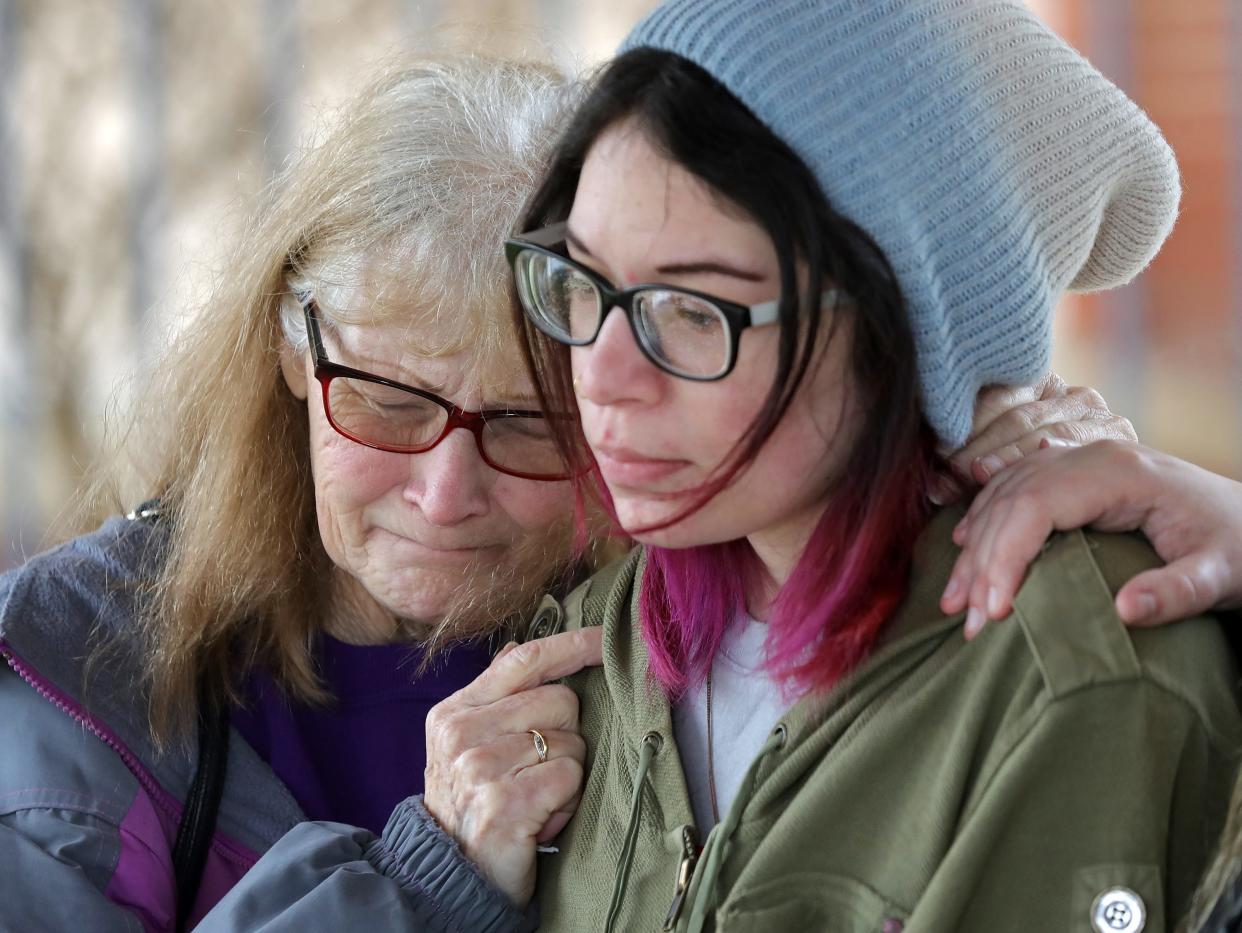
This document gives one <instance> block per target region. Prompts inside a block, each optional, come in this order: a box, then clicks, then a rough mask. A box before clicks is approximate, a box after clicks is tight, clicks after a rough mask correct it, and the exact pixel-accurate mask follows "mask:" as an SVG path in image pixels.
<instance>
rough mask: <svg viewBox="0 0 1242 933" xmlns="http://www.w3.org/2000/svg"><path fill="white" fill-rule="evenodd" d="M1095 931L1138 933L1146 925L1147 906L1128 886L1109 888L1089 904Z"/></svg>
mask: <svg viewBox="0 0 1242 933" xmlns="http://www.w3.org/2000/svg"><path fill="white" fill-rule="evenodd" d="M1091 926H1092V928H1093V929H1094V930H1095V931H1096V933H1140V931H1142V930H1143V928H1144V927H1146V926H1147V906H1146V905H1145V904H1144V903H1143V899H1142V898H1141V897H1139V896H1138V895H1137V894H1135V893H1134V892H1133V891H1131V890H1130V889H1129V888H1110V889H1109V890H1107V891H1105V892H1104V893H1103V894H1101V895H1100V896H1099V897H1097V898H1096V899H1095V903H1094V904H1092V905H1091Z"/></svg>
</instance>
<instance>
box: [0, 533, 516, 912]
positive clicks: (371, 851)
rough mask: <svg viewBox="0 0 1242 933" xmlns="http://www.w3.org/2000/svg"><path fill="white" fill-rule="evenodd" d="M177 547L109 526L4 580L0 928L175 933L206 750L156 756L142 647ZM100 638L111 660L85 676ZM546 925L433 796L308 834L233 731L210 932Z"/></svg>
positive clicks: (205, 902)
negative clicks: (164, 556) (146, 619)
mask: <svg viewBox="0 0 1242 933" xmlns="http://www.w3.org/2000/svg"><path fill="white" fill-rule="evenodd" d="M164 533H165V532H164V531H163V530H161V529H158V528H154V527H152V526H150V525H148V524H145V523H143V522H139V521H128V520H126V519H121V518H115V519H111V520H109V521H108V522H106V523H105V524H104V525H103V526H102V527H101V528H100V529H99V530H98V531H96V532H93V533H92V534H89V535H85V536H83V537H81V538H77V539H74V540H73V541H70V542H68V543H67V544H65V545H62V546H61V547H58V548H56V549H54V550H51V551H48V552H46V553H44V554H40V555H38V556H37V557H34V558H32V559H31V560H30V561H28V562H27V563H26V564H25V565H23V566H22V567H19V568H17V569H16V570H13V571H10V572H9V573H7V574H5V575H3V576H0V655H2V656H3V658H4V661H5V662H6V663H3V664H0V749H3V751H2V752H0V866H3V870H0V930H3V931H9V930H12V931H21V933H35V931H42V930H48V931H63V930H91V931H92V933H113V931H118V933H119V931H127V933H142V931H145V933H156V931H172V930H173V929H174V925H175V918H176V903H175V897H176V895H175V892H176V884H175V881H174V876H173V867H172V848H173V841H174V839H175V837H176V832H177V825H178V822H179V820H180V817H181V809H182V803H183V801H184V799H185V797H186V794H187V793H188V791H189V787H190V783H191V781H192V779H193V774H194V767H195V764H196V760H195V759H196V755H197V751H189V752H187V751H183V750H181V749H180V748H174V749H170V750H169V751H166V752H165V753H163V754H157V752H156V750H155V748H154V746H153V744H152V741H151V738H150V734H149V731H148V727H147V702H146V698H145V696H144V695H143V693H142V689H141V686H140V685H141V684H142V682H143V678H142V673H143V669H142V664H143V656H142V653H141V651H140V650H139V649H138V647H137V641H136V639H135V638H134V635H133V632H134V624H133V623H134V620H135V619H136V618H137V614H138V609H139V603H138V600H139V599H140V598H141V597H140V595H139V593H138V587H139V584H141V583H142V582H143V581H144V580H146V579H149V577H150V573H149V569H150V568H151V567H152V566H154V565H155V564H154V563H153V562H156V561H158V560H159V559H160V555H161V553H162V542H163V537H162V536H163V535H164ZM101 638H103V639H107V641H108V643H109V644H111V645H113V646H114V648H113V649H112V650H110V651H108V652H107V654H106V655H104V657H103V659H102V661H100V662H99V663H95V664H92V665H89V666H88V664H87V659H88V657H89V656H90V654H91V649H92V647H93V646H94V645H96V644H98V643H99V639H101ZM192 744H194V743H192ZM532 923H533V919H532V917H531V916H529V915H523V914H522V913H520V912H519V911H518V910H517V909H516V908H514V907H513V906H512V904H511V903H510V902H509V901H508V900H507V899H506V898H505V896H504V895H503V894H501V893H500V892H499V891H497V890H496V889H495V888H493V887H491V886H490V885H489V884H488V883H487V882H486V881H485V880H484V879H483V877H482V876H481V875H480V874H479V873H478V871H477V869H476V868H475V867H474V866H473V864H472V863H470V862H469V860H467V859H466V858H465V857H464V856H463V855H462V854H461V852H460V850H459V849H458V848H457V846H456V845H455V843H454V842H453V840H452V839H451V838H450V837H448V836H447V835H445V834H444V833H443V832H442V831H441V830H440V829H439V828H438V827H437V826H436V824H435V822H434V821H433V820H432V819H431V818H430V817H429V816H428V815H427V813H426V811H425V810H424V809H423V806H422V803H421V800H420V798H418V797H411V798H409V799H408V800H406V801H404V802H403V803H402V804H400V805H399V806H398V807H397V808H396V809H395V810H394V811H393V814H392V817H391V818H390V819H389V821H388V825H387V826H386V827H385V829H384V832H383V833H382V834H381V835H380V836H378V837H377V836H375V835H374V834H373V833H371V832H369V831H367V830H365V829H360V828H358V827H353V826H347V825H344V824H340V823H322V822H320V823H312V822H307V821H306V818H305V816H304V815H303V813H302V811H301V809H300V808H299V806H298V804H297V802H296V801H295V800H294V799H293V797H292V796H291V795H290V793H289V791H288V789H287V788H286V787H285V785H284V784H283V783H282V782H281V781H280V779H279V778H277V777H276V775H275V774H274V773H273V772H272V769H271V768H270V767H268V765H267V763H266V762H264V761H263V760H262V759H261V758H260V757H259V756H258V755H257V754H256V753H255V751H254V750H253V749H252V748H251V747H250V746H249V745H248V744H247V743H246V741H245V740H244V739H243V738H242V737H241V736H240V734H238V733H237V732H236V730H234V731H233V733H232V735H231V736H230V744H229V761H228V770H227V774H226V778H225V785H224V794H223V799H222V801H221V804H220V813H219V818H218V821H217V825H216V833H215V837H214V839H213V841H212V845H211V850H210V855H209V857H208V861H207V867H206V870H205V872H204V875H203V880H202V885H201V887H200V889H199V894H198V898H197V902H196V903H195V905H194V908H193V910H192V911H191V924H192V925H194V927H195V929H198V930H203V931H224V930H298V931H311V933H313V931H318V930H342V929H353V928H355V927H356V928H359V929H371V930H418V931H424V930H425V931H495V933H501V931H509V930H521V929H528V928H530V927H531V926H532Z"/></svg>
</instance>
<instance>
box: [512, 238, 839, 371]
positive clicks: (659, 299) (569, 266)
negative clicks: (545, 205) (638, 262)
mask: <svg viewBox="0 0 1242 933" xmlns="http://www.w3.org/2000/svg"><path fill="white" fill-rule="evenodd" d="M565 229H566V224H565V223H564V222H561V223H557V224H553V225H552V226H550V227H544V228H543V229H541V230H535V231H533V232H531V233H525V234H522V235H521V236H517V237H513V238H511V239H509V240H507V241H505V256H506V258H507V259H508V260H509V266H510V267H511V268H512V270H513V279H514V283H515V285H516V286H517V294H518V299H519V300H520V301H521V303H522V308H523V310H524V311H525V312H526V315H527V317H529V318H530V320H531V322H532V323H533V324H534V325H535V326H536V327H538V328H539V330H541V331H542V332H543V333H545V334H547V335H548V336H549V337H551V338H552V339H553V340H555V341H557V342H558V343H563V344H567V345H569V346H572V347H583V346H587V345H588V344H591V343H594V342H595V338H596V337H598V336H599V332H600V329H601V328H602V327H603V326H604V319H605V317H606V316H607V314H608V312H609V311H610V310H611V309H612V308H614V307H615V308H621V309H622V310H623V311H624V312H625V314H626V317H627V318H628V319H629V322H630V330H631V331H632V332H633V334H634V341H635V343H637V344H638V346H639V348H640V349H641V350H642V352H643V354H644V355H645V356H646V357H647V359H649V360H650V361H651V362H652V363H654V364H655V365H656V366H657V367H659V368H660V369H662V370H664V371H665V372H667V373H671V374H672V375H674V376H680V377H681V378H683V379H693V380H695V381H698V382H711V381H713V380H716V379H723V378H724V377H725V376H727V375H729V373H730V372H731V371H732V370H733V366H734V364H735V363H736V362H737V348H738V341H739V340H740V339H741V335H742V331H743V330H745V329H746V328H748V327H759V326H762V325H765V324H773V323H775V322H776V321H777V320H778V317H779V308H780V301H779V300H773V301H765V302H762V303H761V304H757V305H741V304H737V303H735V302H732V301H726V300H725V299H723V298H717V297H715V296H714V295H708V294H706V293H704V292H697V291H692V290H690V289H684V288H675V287H672V286H669V285H654V284H648V285H635V286H633V287H631V288H625V289H618V288H616V287H615V286H613V284H612V283H611V282H609V281H608V280H607V279H605V278H604V277H603V276H601V275H599V274H598V273H597V272H595V271H593V270H591V269H589V268H587V267H586V266H584V265H581V264H580V263H576V262H574V261H573V260H572V259H570V258H569V257H568V256H566V255H565V254H564V246H563V244H564V242H565ZM835 296H836V292H835V291H830V292H827V293H825V295H824V299H825V301H831V300H833V299H834V298H835Z"/></svg>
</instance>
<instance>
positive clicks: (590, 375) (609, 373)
mask: <svg viewBox="0 0 1242 933" xmlns="http://www.w3.org/2000/svg"><path fill="white" fill-rule="evenodd" d="M570 360H571V363H572V366H573V371H574V392H575V394H576V395H577V396H578V399H579V401H582V400H585V401H588V402H590V403H591V404H593V405H618V404H622V403H625V402H638V403H644V404H651V403H652V402H654V401H656V400H657V399H658V398H659V395H660V391H661V387H662V385H663V382H664V379H665V374H664V373H663V372H661V371H660V370H659V369H657V368H656V366H655V364H654V363H652V362H651V361H650V360H649V359H647V357H645V356H644V355H643V352H642V350H641V349H640V348H639V346H638V344H637V343H636V342H635V340H634V332H633V330H632V329H631V328H630V322H629V321H628V320H626V317H625V311H624V310H622V309H621V308H612V309H611V310H610V311H609V312H608V313H607V315H606V316H605V317H604V324H603V326H602V327H601V328H600V331H599V336H597V337H596V338H595V342H594V343H592V344H590V345H589V346H585V347H574V348H573V351H572V352H571V354H570Z"/></svg>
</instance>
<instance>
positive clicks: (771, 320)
mask: <svg viewBox="0 0 1242 933" xmlns="http://www.w3.org/2000/svg"><path fill="white" fill-rule="evenodd" d="M840 297H841V290H840V289H837V288H830V289H828V290H827V291H825V292H824V293H823V294H821V295H820V296H819V301H820V306H821V307H822V306H823V305H827V304H836V303H837V301H838V300H839V299H840ZM780 311H781V300H780V299H779V298H773V299H772V300H771V301H765V302H763V303H762V304H757V305H751V306H750V326H751V327H758V326H759V325H761V324H775V323H776V322H777V320H778V319H779V318H780Z"/></svg>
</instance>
